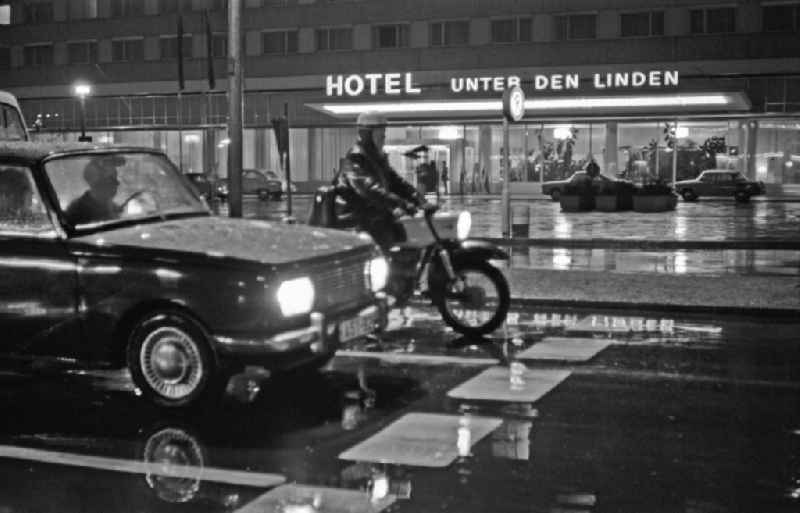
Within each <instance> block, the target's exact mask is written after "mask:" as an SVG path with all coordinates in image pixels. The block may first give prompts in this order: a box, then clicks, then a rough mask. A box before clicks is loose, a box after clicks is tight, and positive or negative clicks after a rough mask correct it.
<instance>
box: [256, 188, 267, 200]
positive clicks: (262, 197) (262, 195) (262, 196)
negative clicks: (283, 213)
mask: <svg viewBox="0 0 800 513" xmlns="http://www.w3.org/2000/svg"><path fill="white" fill-rule="evenodd" d="M256 194H258V199H260V200H261V201H267V200H268V199H269V191H268V190H267V189H259V190H258V191H256Z"/></svg>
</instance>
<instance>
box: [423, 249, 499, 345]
mask: <svg viewBox="0 0 800 513" xmlns="http://www.w3.org/2000/svg"><path fill="white" fill-rule="evenodd" d="M453 270H454V271H455V274H456V280H455V281H452V282H451V281H449V280H441V281H439V280H437V281H438V283H437V285H438V286H443V287H444V290H443V291H437V292H438V293H436V294H435V295H434V297H436V300H435V305H436V308H437V309H438V310H439V313H441V314H442V319H444V322H445V323H447V325H448V326H450V327H451V328H453V329H454V330H455V331H457V332H458V333H461V334H463V335H467V336H482V335H488V334H489V333H492V332H493V331H494V330H496V329H497V328H499V327H500V326H501V325H502V324H503V322H504V321H505V320H506V315H508V308H509V305H510V303H511V294H510V292H509V288H508V282H507V281H506V278H505V276H503V273H502V272H500V270H499V269H497V268H496V267H495V266H493V265H492V264H490V263H489V262H487V261H463V262H454V263H453Z"/></svg>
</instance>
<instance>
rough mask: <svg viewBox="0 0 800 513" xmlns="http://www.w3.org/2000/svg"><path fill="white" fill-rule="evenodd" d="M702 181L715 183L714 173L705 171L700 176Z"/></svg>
mask: <svg viewBox="0 0 800 513" xmlns="http://www.w3.org/2000/svg"><path fill="white" fill-rule="evenodd" d="M700 181H701V182H703V183H713V181H714V175H712V174H709V173H705V174H703V175H701V176H700Z"/></svg>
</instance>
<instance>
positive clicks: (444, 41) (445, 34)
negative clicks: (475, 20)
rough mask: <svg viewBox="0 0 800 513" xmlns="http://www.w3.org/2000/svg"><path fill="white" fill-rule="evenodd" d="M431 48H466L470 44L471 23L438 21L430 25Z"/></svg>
mask: <svg viewBox="0 0 800 513" xmlns="http://www.w3.org/2000/svg"><path fill="white" fill-rule="evenodd" d="M430 38H431V39H430V41H431V46H465V45H467V44H469V21H466V20H454V21H437V22H433V23H431V24H430Z"/></svg>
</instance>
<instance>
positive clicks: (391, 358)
mask: <svg viewBox="0 0 800 513" xmlns="http://www.w3.org/2000/svg"><path fill="white" fill-rule="evenodd" d="M336 356H342V357H345V358H374V359H377V360H381V361H384V362H389V363H419V364H427V365H464V366H483V365H497V364H498V363H500V360H498V359H497V358H478V357H475V358H470V357H469V356H448V355H435V354H419V353H382V352H377V351H375V352H373V351H349V350H346V349H340V350H339V351H336Z"/></svg>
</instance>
